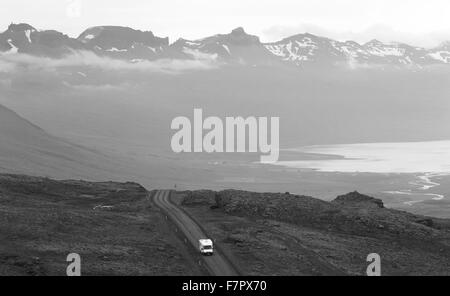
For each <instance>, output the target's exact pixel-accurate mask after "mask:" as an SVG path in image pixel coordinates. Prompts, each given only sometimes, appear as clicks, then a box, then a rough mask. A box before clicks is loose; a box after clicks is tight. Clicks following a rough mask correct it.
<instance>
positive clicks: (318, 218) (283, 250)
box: [180, 190, 450, 275]
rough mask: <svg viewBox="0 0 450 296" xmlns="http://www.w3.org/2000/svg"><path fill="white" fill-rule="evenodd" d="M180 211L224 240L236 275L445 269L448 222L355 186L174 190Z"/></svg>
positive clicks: (449, 268)
mask: <svg viewBox="0 0 450 296" xmlns="http://www.w3.org/2000/svg"><path fill="white" fill-rule="evenodd" d="M180 199H181V202H182V204H183V205H184V207H185V208H186V210H187V211H188V212H189V213H191V215H192V216H194V217H195V218H196V219H197V221H198V222H199V223H200V224H202V225H203V226H204V227H205V229H206V231H207V232H208V233H213V234H214V237H215V238H216V239H217V240H218V241H220V242H221V243H222V244H224V245H225V246H224V248H225V249H227V250H229V252H228V253H229V256H230V257H232V258H234V260H235V263H236V264H237V265H238V266H240V268H241V269H243V270H244V274H254V275H257V274H272V275H290V274H303V275H311V274H318V275H345V274H347V275H348V274H353V275H364V274H365V273H366V268H367V265H368V263H367V262H366V259H367V256H368V255H369V254H371V253H377V254H379V255H380V256H381V258H382V270H383V272H382V273H383V274H385V275H442V274H446V275H448V274H450V220H445V219H435V218H431V217H424V216H420V215H414V214H410V213H407V212H402V211H397V210H393V209H387V208H385V207H384V205H383V202H382V201H381V200H379V199H375V198H372V197H369V196H366V195H363V194H360V193H358V192H353V193H349V194H347V195H343V196H339V197H337V198H336V199H335V200H333V201H332V202H326V201H322V200H319V199H315V198H312V197H308V196H297V195H292V194H288V193H286V194H274V193H252V192H243V191H235V190H227V191H222V192H212V191H196V192H185V193H183V194H180Z"/></svg>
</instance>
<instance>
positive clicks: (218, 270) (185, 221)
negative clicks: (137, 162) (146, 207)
mask: <svg viewBox="0 0 450 296" xmlns="http://www.w3.org/2000/svg"><path fill="white" fill-rule="evenodd" d="M170 194H171V191H170V190H160V191H157V192H156V194H155V195H154V202H155V204H156V205H157V206H158V207H160V208H161V209H162V210H164V211H165V212H166V213H167V215H168V216H169V217H170V218H171V219H172V221H174V222H175V224H176V225H177V227H178V228H179V229H180V230H181V231H182V232H183V234H184V235H185V236H186V238H187V239H188V240H189V242H190V243H191V244H192V245H193V246H194V248H195V249H198V240H199V239H204V238H209V237H208V235H207V234H206V233H204V231H203V230H202V228H201V227H200V226H199V225H197V223H196V222H195V221H194V220H193V219H191V218H190V217H189V216H188V215H187V214H186V213H185V212H184V211H182V210H180V209H179V208H178V207H177V206H176V205H174V204H173V203H171V201H170ZM203 260H204V262H205V264H206V267H207V268H208V270H209V271H210V273H211V274H212V275H216V276H236V275H238V272H237V271H236V270H235V269H234V268H233V266H231V264H230V263H229V262H228V261H227V260H226V259H225V257H224V255H223V254H221V253H220V251H219V250H217V248H216V249H215V251H214V255H213V256H211V257H204V258H203Z"/></svg>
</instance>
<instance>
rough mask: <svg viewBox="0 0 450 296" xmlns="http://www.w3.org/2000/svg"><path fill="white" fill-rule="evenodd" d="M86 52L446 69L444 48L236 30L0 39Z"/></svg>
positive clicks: (8, 44)
mask: <svg viewBox="0 0 450 296" xmlns="http://www.w3.org/2000/svg"><path fill="white" fill-rule="evenodd" d="M80 50H85V51H92V52H94V53H95V54H97V55H100V56H107V57H111V58H117V59H122V60H128V61H131V62H139V61H144V60H157V59H164V58H166V59H199V57H203V56H204V55H210V56H211V57H212V58H213V59H219V60H221V61H224V62H229V63H239V64H248V65H267V64H274V63H275V64H277V63H280V64H289V65H294V66H301V67H307V66H337V65H341V64H343V63H344V64H349V63H351V64H355V65H358V64H360V65H395V66H416V67H422V66H427V65H439V64H450V42H444V43H442V44H441V45H439V46H437V47H434V48H430V49H426V48H423V47H417V46H411V45H408V44H405V43H401V42H390V43H383V42H381V41H379V40H377V39H373V40H371V41H369V42H366V43H364V44H361V43H358V42H355V41H351V40H348V41H337V40H333V39H330V38H327V37H321V36H316V35H314V34H310V33H301V34H296V35H292V36H289V37H286V38H283V39H282V40H279V41H276V42H267V43H263V42H261V40H260V38H259V37H258V36H255V35H251V34H248V33H246V32H245V30H244V29H243V28H242V27H238V28H235V29H233V30H232V31H231V32H230V33H227V34H216V35H212V36H208V37H205V38H201V39H196V40H188V39H184V38H180V39H178V40H176V41H174V42H173V43H171V42H170V40H169V38H168V37H158V36H157V35H155V34H154V33H153V32H152V31H141V30H135V29H132V28H130V27H123V26H95V27H91V28H88V29H86V30H85V31H83V32H82V33H81V34H80V35H79V36H78V37H77V38H72V37H69V36H67V35H65V34H63V33H61V32H58V31H55V30H43V31H40V30H37V29H35V28H34V27H33V26H31V25H29V24H25V23H20V24H11V25H10V26H9V27H8V29H7V30H6V31H5V32H3V33H0V52H3V53H25V54H31V55H37V56H46V57H52V58H60V57H62V56H64V55H67V54H70V53H73V52H74V51H75V52H76V51H80Z"/></svg>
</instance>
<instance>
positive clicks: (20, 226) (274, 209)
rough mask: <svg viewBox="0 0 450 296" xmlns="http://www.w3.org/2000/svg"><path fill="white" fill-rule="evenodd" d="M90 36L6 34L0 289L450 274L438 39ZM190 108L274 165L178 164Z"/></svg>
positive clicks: (237, 32)
mask: <svg viewBox="0 0 450 296" xmlns="http://www.w3.org/2000/svg"><path fill="white" fill-rule="evenodd" d="M11 21H16V20H14V19H11ZM55 26H56V25H55ZM83 29H84V31H83V30H80V32H79V35H78V36H73V34H71V35H70V36H69V34H66V33H65V32H59V31H58V30H54V29H52V28H46V29H39V28H37V27H35V26H33V24H31V23H30V24H28V23H11V24H10V25H9V26H8V27H6V28H4V32H3V33H0V275H65V274H66V267H67V262H66V261H65V256H67V254H69V253H78V254H80V255H81V256H82V257H83V266H82V272H83V274H85V275H365V274H366V268H367V265H368V264H369V263H367V256H368V255H369V254H372V253H376V254H379V255H380V256H381V258H382V270H383V275H449V273H450V259H449V258H450V245H449V242H450V199H449V198H450V116H449V114H450V100H449V98H450V41H448V42H446V41H445V40H442V42H441V44H440V45H434V46H429V47H424V46H416V45H414V44H407V42H404V41H399V42H382V41H379V40H377V39H374V40H371V41H366V42H361V41H359V42H357V41H352V40H348V41H345V40H342V39H339V38H331V37H330V38H329V37H327V36H319V35H318V34H311V33H307V32H298V34H295V35H292V36H285V37H284V38H280V40H271V41H270V42H266V41H262V40H263V39H264V38H262V37H259V36H256V34H252V33H251V32H247V30H246V29H244V28H242V27H237V28H235V29H232V28H230V29H229V31H228V32H217V34H215V35H211V36H204V37H203V38H196V39H193V40H190V39H192V38H186V39H185V38H178V39H173V38H169V37H166V36H164V35H163V34H159V33H158V32H157V31H153V30H152V28H151V27H150V28H148V29H147V30H146V31H143V30H138V29H134V28H131V27H126V26H117V25H114V26H113V25H99V26H95V27H90V28H84V27H83ZM197 108H201V109H202V110H203V112H204V116H205V117H206V116H217V117H220V118H225V117H227V116H235V117H237V116H242V117H244V118H246V117H250V116H256V117H261V116H265V117H273V116H276V117H279V118H280V159H279V161H278V162H276V163H273V164H264V163H261V162H260V158H259V156H260V155H259V154H258V153H174V152H173V150H172V149H171V146H170V145H171V138H172V136H173V134H174V131H173V130H172V129H171V122H172V120H173V119H174V118H176V117H177V116H185V117H188V118H191V119H192V118H193V116H194V113H193V112H194V109H197ZM280 192H281V193H280ZM167 218H171V219H168V220H167ZM174 229H177V231H176V232H175V231H174ZM205 237H210V238H213V239H214V242H215V244H216V246H217V249H216V253H215V254H214V256H212V257H202V256H201V255H200V254H199V253H198V250H197V245H196V242H197V241H198V239H200V238H205ZM187 242H189V243H187ZM155 253H157V254H158V256H151V255H150V254H155ZM61 258H62V259H61ZM58 260H59V261H58ZM198 260H203V261H204V263H205V264H203V265H200V266H199V265H198ZM118 266H120V268H117V267H118Z"/></svg>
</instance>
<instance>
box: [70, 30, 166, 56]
mask: <svg viewBox="0 0 450 296" xmlns="http://www.w3.org/2000/svg"><path fill="white" fill-rule="evenodd" d="M77 40H78V41H79V42H81V43H83V44H84V45H86V46H87V47H88V48H89V49H91V50H93V51H95V52H96V53H99V54H102V55H108V56H111V57H114V58H120V59H130V60H140V59H144V60H152V59H156V58H158V57H159V56H161V54H162V53H163V51H164V50H165V48H167V47H168V46H169V39H168V38H160V37H156V36H155V35H153V33H152V32H150V31H149V32H142V31H138V30H133V29H131V28H127V27H117V26H101V27H93V28H89V29H87V30H86V31H84V32H83V33H82V34H81V35H80V36H79V37H78V38H77Z"/></svg>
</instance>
